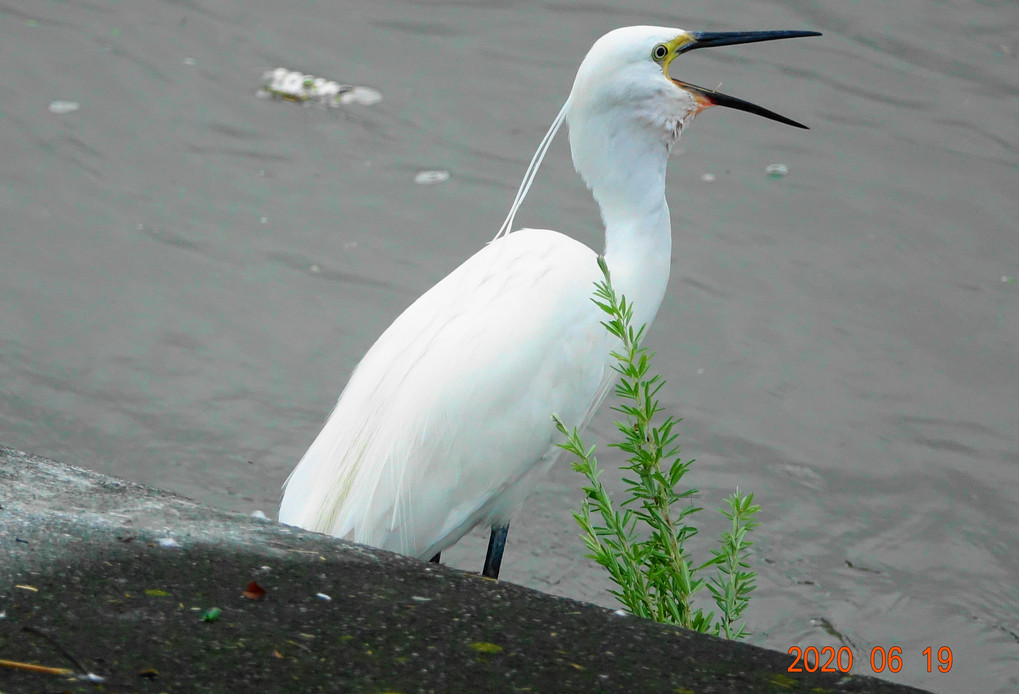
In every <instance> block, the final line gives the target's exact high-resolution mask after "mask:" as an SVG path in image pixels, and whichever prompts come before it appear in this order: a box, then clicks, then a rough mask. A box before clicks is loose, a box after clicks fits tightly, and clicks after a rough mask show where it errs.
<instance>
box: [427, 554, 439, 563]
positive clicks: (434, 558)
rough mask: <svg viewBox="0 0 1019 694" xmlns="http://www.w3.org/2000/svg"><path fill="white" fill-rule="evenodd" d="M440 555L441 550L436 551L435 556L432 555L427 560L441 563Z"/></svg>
mask: <svg viewBox="0 0 1019 694" xmlns="http://www.w3.org/2000/svg"><path fill="white" fill-rule="evenodd" d="M441 557H442V552H436V553H435V556H434V557H432V558H431V559H429V560H428V561H430V562H431V563H433V564H441V563H442V561H441Z"/></svg>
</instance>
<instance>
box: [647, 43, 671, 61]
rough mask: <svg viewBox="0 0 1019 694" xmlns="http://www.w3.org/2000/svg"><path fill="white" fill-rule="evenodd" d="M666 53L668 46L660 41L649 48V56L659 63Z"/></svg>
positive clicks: (667, 52)
mask: <svg viewBox="0 0 1019 694" xmlns="http://www.w3.org/2000/svg"><path fill="white" fill-rule="evenodd" d="M668 54H669V47H668V46H666V45H665V44H664V43H660V44H658V45H657V46H655V47H654V48H652V49H651V57H652V58H654V59H655V61H656V62H659V63H660V62H661V61H663V60H665V56H667V55H668Z"/></svg>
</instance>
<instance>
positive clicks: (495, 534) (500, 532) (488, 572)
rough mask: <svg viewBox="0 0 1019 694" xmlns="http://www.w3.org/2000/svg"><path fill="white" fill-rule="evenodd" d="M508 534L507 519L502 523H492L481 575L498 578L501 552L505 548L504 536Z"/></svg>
mask: <svg viewBox="0 0 1019 694" xmlns="http://www.w3.org/2000/svg"><path fill="white" fill-rule="evenodd" d="M508 534H509V521H506V523H505V524H504V525H493V526H492V534H491V535H490V536H489V538H488V554H486V555H485V568H484V569H483V570H482V572H481V575H482V576H484V577H485V578H499V568H500V567H501V566H502V552H503V550H504V549H506V536H507V535H508Z"/></svg>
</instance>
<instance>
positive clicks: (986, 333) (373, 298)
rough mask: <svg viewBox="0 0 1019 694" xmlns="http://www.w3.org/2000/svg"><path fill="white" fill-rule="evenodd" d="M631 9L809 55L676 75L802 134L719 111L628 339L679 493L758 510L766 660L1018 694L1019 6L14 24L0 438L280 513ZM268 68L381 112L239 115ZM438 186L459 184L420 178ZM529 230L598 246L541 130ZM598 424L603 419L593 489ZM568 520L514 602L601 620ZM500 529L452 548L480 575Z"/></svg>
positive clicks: (554, 496) (562, 518)
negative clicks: (828, 652) (753, 35)
mask: <svg viewBox="0 0 1019 694" xmlns="http://www.w3.org/2000/svg"><path fill="white" fill-rule="evenodd" d="M623 8H625V9H623ZM643 23H651V24H665V25H671V26H676V25H678V26H682V27H684V28H689V29H707V30H732V29H771V28H790V29H816V30H819V31H822V32H824V34H825V36H824V37H823V38H816V39H802V40H796V41H788V42H781V43H775V44H763V45H757V46H744V47H732V48H720V49H717V50H712V51H697V52H696V53H694V54H691V55H689V56H686V57H684V58H683V59H682V60H681V61H677V63H675V64H674V65H673V68H672V73H673V76H675V77H677V78H682V79H684V80H688V81H690V82H693V83H695V84H702V85H706V86H714V85H716V84H718V83H719V82H721V83H722V87H721V88H722V91H725V92H727V93H730V94H733V95H736V96H739V97H742V98H745V99H748V100H751V101H754V102H757V103H760V104H762V105H764V106H767V107H769V108H773V109H775V110H777V111H779V112H780V113H783V114H785V115H788V116H790V117H792V118H794V119H797V120H800V121H803V122H805V123H807V124H808V125H810V126H811V128H812V129H811V130H810V131H800V130H795V129H793V128H788V127H784V126H781V125H779V124H776V123H773V122H770V121H766V120H764V119H760V118H754V117H752V116H749V115H747V114H743V113H737V112H733V111H729V112H724V111H723V110H722V109H712V110H709V111H707V112H705V113H704V114H702V115H701V116H700V117H699V118H698V120H697V123H696V124H695V125H694V126H693V127H692V128H690V129H689V130H688V132H687V133H686V135H685V136H684V138H683V140H682V141H681V143H680V147H679V149H680V150H682V151H680V152H677V154H678V156H677V157H674V158H673V161H672V163H671V169H670V178H669V182H670V192H669V199H670V206H671V209H672V216H673V226H674V234H675V247H674V251H673V255H674V257H673V278H672V283H671V286H670V291H669V295H668V296H667V297H666V300H665V304H664V305H663V307H662V310H661V311H660V313H659V316H658V320H657V322H656V323H655V325H654V328H653V330H652V331H651V333H650V335H649V339H648V344H649V346H650V347H651V348H652V349H653V350H655V351H656V352H657V356H656V361H655V365H656V367H657V368H658V369H659V370H660V371H661V372H662V373H663V374H664V376H665V378H666V379H667V380H668V385H667V386H666V389H665V390H664V391H663V402H664V404H665V405H666V406H667V407H668V408H669V410H670V411H672V412H674V413H675V414H676V415H677V416H681V417H683V423H682V425H681V437H682V439H681V440H682V444H683V447H684V453H685V454H686V456H687V457H694V458H696V459H697V462H696V463H695V464H694V466H693V469H692V472H691V473H690V476H689V478H688V480H689V482H690V483H691V484H692V485H693V486H696V487H698V488H699V489H701V496H700V498H699V500H698V503H699V504H700V505H703V506H705V507H706V508H707V509H713V508H715V507H718V506H720V505H721V504H722V502H723V500H724V498H725V496H727V495H728V494H729V493H731V492H732V491H733V490H734V489H735V488H736V487H737V486H738V487H739V488H740V489H742V490H747V491H753V492H754V493H755V494H756V499H757V501H758V502H759V503H760V504H761V505H762V507H763V511H762V514H761V518H760V520H761V521H762V526H761V528H760V530H759V531H758V533H757V538H756V541H757V550H758V554H757V555H756V568H757V569H758V571H759V572H760V577H759V589H758V592H757V594H756V596H755V598H754V600H753V601H752V603H751V608H750V611H749V619H748V621H749V629H750V630H751V631H752V632H754V636H753V637H752V639H751V640H752V641H753V642H755V643H759V644H761V645H765V646H768V647H770V648H774V649H779V650H783V651H785V650H787V649H789V648H790V647H793V646H799V647H801V648H805V647H807V646H810V645H813V646H816V647H819V648H820V647H823V646H826V645H832V646H835V647H839V646H847V647H849V648H851V649H852V650H853V653H854V666H853V670H852V671H853V672H854V673H857V674H871V671H870V666H869V662H868V656H869V654H870V652H871V649H872V648H874V647H875V646H880V647H883V648H885V649H886V650H887V649H889V648H890V647H892V646H900V647H901V648H902V653H903V655H902V659H903V668H902V671H901V672H900V673H898V674H891V673H889V672H888V671H887V670H886V671H885V672H884V673H882V674H881V676H882V677H887V678H889V679H893V680H896V681H899V682H904V683H908V684H912V685H915V686H919V687H923V688H926V689H930V690H933V691H938V692H953V691H988V692H990V691H997V692H1006V691H1014V690H1015V689H1016V688H1017V687H1019V667H1017V663H1019V581H1017V578H1016V577H1017V575H1019V559H1017V554H1019V541H1017V538H1016V529H1017V527H1019V513H1017V511H1016V508H1017V503H1019V408H1017V406H1016V394H1017V392H1019V314H1017V307H1019V282H1017V281H1016V280H1015V279H1014V278H1015V277H1017V276H1019V240H1017V239H1019V236H1017V231H1016V226H1017V220H1019V195H1017V193H1019V185H1017V184H1019V175H1017V173H1019V172H1017V168H1019V151H1017V145H1016V143H1017V141H1019V138H1017V135H1019V128H1017V125H1019V115H1017V114H1019V109H1017V105H1019V102H1017V94H1019V66H1017V52H1019V41H1017V38H1016V37H1017V36H1019V8H1017V6H1016V5H1015V3H1014V2H1011V0H1002V1H1000V2H992V1H985V2H975V1H970V2H964V1H962V0H959V1H956V2H923V1H921V0H898V1H895V2H884V1H878V0H868V1H863V2H852V3H848V2H834V0H831V1H827V2H816V1H810V0H792V1H784V2H746V1H741V0H715V1H714V2H708V1H707V0H690V1H689V2H684V3H682V4H681V5H673V4H671V3H666V2H651V1H649V0H642V1H641V2H632V3H625V4H624V3H618V4H612V3H592V2H574V3H566V2H505V3H457V2H449V3H447V2H416V3H414V2H403V3H373V2H365V1H358V2H353V1H347V2H343V3H315V2H286V3H284V2H279V1H278V0H275V1H273V0H253V1H246V2H236V1H235V2H230V1H227V0H196V1H194V2H187V3H180V2H157V1H156V0H139V1H137V2H131V3H120V2H106V1H99V2H92V3H87V4H86V3H72V4H65V3H58V2H47V1H44V0H34V1H30V2H11V1H8V2H0V59H2V60H3V63H4V65H5V71H4V74H5V77H4V80H3V82H4V86H3V95H2V97H0V157H2V162H3V163H2V168H0V210H2V215H3V216H2V220H3V221H2V224H0V441H2V442H3V443H4V444H6V445H10V446H15V447H18V448H22V449H27V450H30V451H33V452H35V453H39V454H43V455H48V456H51V457H55V458H58V459H62V460H65V461H68V462H72V463H77V464H82V465H85V466H87V467H91V468H93V469H96V470H99V471H102V472H107V473H111V474H115V475H118V476H122V477H127V478H130V479H134V480H138V481H141V482H145V483H148V484H152V485H156V486H160V487H165V488H169V489H174V490H177V491H180V492H183V493H185V494H188V495H190V496H193V497H196V498H198V499H200V500H202V501H204V502H207V503H210V504H213V505H217V506H223V507H228V508H234V509H239V510H243V511H248V512H251V511H255V510H262V511H264V512H265V513H266V514H268V515H273V514H275V511H276V508H277V505H278V498H279V488H280V485H281V484H282V482H283V480H284V479H285V478H286V475H287V473H288V472H289V470H290V469H291V467H292V466H293V465H294V464H295V463H296V461H297V460H298V459H299V458H300V456H301V454H302V453H303V451H304V450H305V448H306V447H307V446H308V444H309V443H310V442H311V440H312V438H313V437H314V435H315V433H316V432H317V431H318V429H319V428H320V426H321V424H322V421H323V420H324V418H325V416H326V415H327V414H328V412H329V410H330V408H331V407H332V404H333V403H334V401H335V398H336V396H337V395H338V393H339V392H340V390H341V388H342V387H343V384H344V383H345V382H346V379H347V377H348V376H349V374H350V371H351V370H352V369H353V367H354V365H355V364H356V363H357V361H358V360H359V358H360V356H361V355H362V354H363V353H364V351H365V350H366V349H367V348H368V347H369V346H370V345H371V343H372V342H373V341H374V340H375V339H376V337H377V336H378V335H379V334H380V333H381V332H382V330H383V329H384V328H385V327H386V326H387V325H388V324H389V323H390V322H391V321H392V319H393V318H394V317H395V316H396V315H397V314H398V313H399V312H400V311H401V310H402V309H403V308H404V307H405V306H407V305H408V304H409V303H410V302H411V301H412V300H413V299H414V298H415V297H416V296H418V295H419V294H420V293H421V292H423V291H424V290H425V289H427V288H428V287H429V286H430V285H431V284H433V283H434V282H436V281H437V280H438V279H440V278H441V277H442V276H443V275H445V274H446V273H447V272H449V271H450V270H451V269H453V268H454V267H455V266H456V265H458V264H459V263H460V262H461V261H462V260H463V259H465V258H466V257H467V256H469V255H470V254H471V253H472V252H474V251H475V250H476V249H478V248H480V247H481V245H482V244H484V243H485V242H486V241H487V240H489V239H490V238H491V236H492V235H493V234H494V233H495V230H496V229H497V228H498V226H499V224H500V223H501V221H502V218H503V216H504V214H505V212H506V209H507V207H508V205H509V202H510V200H511V199H512V195H513V192H514V191H515V189H516V186H517V184H518V182H519V179H520V176H521V175H522V173H523V170H524V168H525V166H526V163H527V161H528V160H529V159H530V157H531V154H532V152H533V150H534V148H535V146H536V145H537V143H538V141H539V140H540V138H541V136H542V135H543V134H544V132H545V129H546V128H547V126H548V124H549V123H550V122H551V120H552V118H553V117H554V116H555V114H556V113H557V112H558V110H559V107H560V105H561V104H562V101H563V100H564V99H565V97H566V95H567V94H568V92H569V89H570V86H571V84H572V80H573V74H574V71H575V69H576V66H577V65H578V64H579V62H580V60H581V58H582V57H583V55H584V53H585V52H586V51H587V49H588V48H589V47H590V44H591V43H592V42H593V41H594V40H595V39H596V38H597V37H598V36H600V35H601V34H602V33H604V32H605V31H607V30H609V29H612V28H615V27H617V26H622V25H627V24H643ZM277 66H283V67H287V68H291V69H295V70H301V71H304V72H308V73H313V74H315V75H321V76H323V77H326V78H329V79H335V80H337V81H340V82H345V83H351V84H362V85H367V86H370V87H373V88H375V89H378V90H379V91H380V92H381V93H382V95H383V100H382V102H380V103H378V104H375V105H372V106H357V105H352V106H348V107H345V108H342V109H326V108H321V107H310V108H309V107H301V106H298V105H295V104H292V103H285V102H279V101H270V100H263V99H259V98H257V97H256V95H255V92H256V89H257V88H258V86H259V84H260V82H261V76H262V73H263V71H265V70H267V69H270V68H274V67H277ZM55 100H64V101H72V102H75V103H77V104H79V105H80V108H79V109H78V110H76V111H73V112H70V113H65V114H56V113H52V112H50V110H49V106H50V104H51V102H53V101H55ZM772 163H781V164H785V165H786V166H787V167H788V169H789V174H788V175H787V176H785V177H784V178H779V179H775V178H770V177H768V176H767V175H766V174H765V167H766V166H767V165H769V164H772ZM430 169H442V170H447V171H449V172H450V178H449V180H448V181H446V182H444V183H440V184H437V185H428V186H423V185H417V184H415V183H414V176H415V174H416V173H418V172H419V171H422V170H430ZM705 174H712V175H713V176H714V180H713V181H707V180H704V175H705ZM518 223H519V224H522V225H529V226H542V227H548V228H554V229H559V230H561V231H563V232H565V233H568V234H571V235H573V236H575V237H576V238H579V239H581V240H583V241H585V242H586V243H589V244H591V245H592V246H594V247H596V248H599V249H600V246H601V238H600V235H601V228H600V223H599V219H598V213H597V209H596V208H595V206H594V203H593V202H592V201H591V199H590V197H589V195H588V193H587V192H586V191H585V190H584V188H583V185H582V184H581V183H580V181H579V179H578V178H577V176H576V175H575V174H574V173H573V171H572V166H571V163H570V161H569V153H568V149H567V147H566V144H565V138H563V137H560V140H559V141H558V142H557V143H556V145H555V146H553V148H552V151H551V152H550V154H549V156H548V158H547V159H546V163H545V165H544V168H543V169H542V172H541V174H540V175H539V177H538V179H537V181H536V183H535V186H534V189H533V192H532V194H531V197H530V198H529V199H528V202H527V204H526V205H525V206H524V208H523V210H522V212H521V215H520V216H519V217H518ZM612 432H613V425H612V413H611V412H610V411H609V410H608V407H606V408H604V411H603V412H602V413H601V414H600V415H599V416H598V417H597V418H596V420H595V422H594V425H593V427H592V430H591V431H590V432H589V434H588V438H589V439H590V440H591V441H592V442H595V443H598V444H599V450H600V451H601V453H600V456H601V461H602V464H603V466H605V467H607V468H614V467H615V466H616V465H617V464H618V460H617V458H616V457H615V456H614V455H613V454H612V453H611V452H610V451H609V450H608V449H606V448H605V443H606V442H607V438H606V437H607V436H608V435H610V434H611V433H612ZM606 478H607V479H610V480H611V481H612V484H613V486H618V478H619V475H618V472H616V471H614V470H611V469H610V471H609V472H608V473H607V475H606ZM579 496H580V493H579V480H578V479H577V476H576V473H574V472H572V471H571V470H570V469H569V468H568V466H567V465H566V464H565V463H564V464H563V465H562V466H561V467H560V468H558V469H557V470H555V471H554V473H553V474H552V475H551V477H550V478H549V479H548V481H547V483H545V484H543V485H542V486H541V487H540V489H539V490H538V491H537V493H536V494H535V495H534V496H533V497H532V498H531V499H530V500H529V502H528V504H527V506H526V507H525V509H524V512H523V513H522V514H521V517H520V518H519V519H518V520H517V521H515V523H514V525H513V531H512V533H511V535H510V544H509V548H508V554H507V565H506V567H505V570H504V578H505V579H506V580H509V581H513V582H516V583H521V584H523V585H528V586H532V587H535V588H539V589H542V590H547V591H550V592H552V593H556V594H559V595H564V596H569V597H576V598H581V599H584V600H589V601H593V602H598V603H601V604H605V605H611V604H612V598H611V596H609V595H608V594H607V593H606V589H607V588H608V583H607V581H606V579H605V578H604V576H603V575H602V574H601V573H600V570H596V568H595V567H593V566H592V564H591V563H590V562H589V561H588V560H586V559H584V558H583V554H584V548H583V546H582V544H581V543H580V541H579V540H578V539H577V537H576V535H577V530H576V527H575V525H574V523H573V521H572V519H571V518H570V511H571V510H572V509H573V508H575V507H576V505H577V504H578V503H579ZM702 515H703V516H705V518H704V519H702V520H700V521H699V522H700V523H701V524H702V525H704V526H705V527H704V530H703V533H702V537H703V538H705V539H706V538H708V537H710V536H712V535H713V534H715V532H717V531H718V530H719V529H720V528H721V527H722V525H721V523H720V521H719V519H717V518H708V513H707V512H705V513H704V514H702ZM484 542H485V539H484V536H483V534H476V535H472V536H470V537H468V538H465V540H464V541H463V542H461V543H460V545H458V546H457V547H456V548H454V549H453V550H451V551H449V552H446V553H444V559H445V560H447V561H448V562H450V563H452V564H454V565H456V566H461V567H464V568H467V569H471V570H477V569H478V568H479V567H480V561H481V556H482V554H483V549H484ZM694 550H695V551H697V552H698V553H700V555H702V556H703V558H706V553H707V547H705V546H704V545H703V544H700V545H696V546H695V547H694ZM928 646H930V647H932V648H933V649H934V653H935V658H934V663H933V664H934V666H935V667H934V672H933V673H928V672H927V670H926V659H925V656H924V655H923V654H922V651H923V649H924V648H926V647H928ZM942 646H948V647H950V648H951V649H952V651H953V656H954V660H953V666H952V669H951V671H950V672H949V673H947V674H941V673H938V672H937V660H936V652H937V650H938V649H939V648H940V647H942Z"/></svg>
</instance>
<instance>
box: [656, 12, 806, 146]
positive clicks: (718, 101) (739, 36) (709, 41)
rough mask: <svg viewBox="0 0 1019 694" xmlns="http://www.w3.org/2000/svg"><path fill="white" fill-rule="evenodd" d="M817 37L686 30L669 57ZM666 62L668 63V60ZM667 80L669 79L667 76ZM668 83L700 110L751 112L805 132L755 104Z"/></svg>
mask: <svg viewBox="0 0 1019 694" xmlns="http://www.w3.org/2000/svg"><path fill="white" fill-rule="evenodd" d="M820 35H821V33H820V32H817V31H717V32H712V31H690V32H687V33H686V34H685V35H684V36H682V38H681V39H680V40H677V45H676V49H675V53H674V54H673V56H676V55H679V54H681V53H686V52H687V51H692V50H694V49H695V48H713V47H715V46H734V45H736V44H740V43H757V42H758V41H777V40H779V39H795V38H800V37H803V36H820ZM669 62H671V60H670V61H669ZM668 67H669V66H668V63H666V64H665V65H664V68H665V75H666V76H667V77H668V74H669V72H668ZM669 79H672V78H671V77H670V78H669ZM672 81H673V82H674V83H675V84H676V86H677V87H679V88H680V89H685V90H686V91H688V92H690V93H691V94H693V96H694V98H695V99H697V102H698V103H699V104H700V105H701V108H702V109H705V108H708V107H709V106H726V107H728V108H734V109H736V110H737V111H746V112H747V113H755V114H757V115H758V116H764V117H765V118H770V119H771V120H777V121H778V122H779V123H785V124H786V125H791V126H793V127H796V128H804V129H807V126H805V125H803V124H802V123H797V122H796V121H794V120H791V119H789V118H786V117H785V116H780V115H779V114H777V113H775V112H774V111H769V110H768V109H766V108H763V107H762V106H758V105H757V104H751V103H750V102H748V101H743V100H742V99H737V98H736V97H734V96H729V95H728V94H722V93H721V92H716V91H714V90H712V89H705V88H704V87H698V86H697V85H694V84H690V83H689V82H681V81H680V80H676V79H673V80H672Z"/></svg>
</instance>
